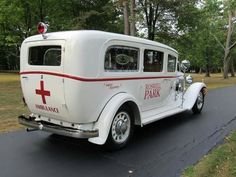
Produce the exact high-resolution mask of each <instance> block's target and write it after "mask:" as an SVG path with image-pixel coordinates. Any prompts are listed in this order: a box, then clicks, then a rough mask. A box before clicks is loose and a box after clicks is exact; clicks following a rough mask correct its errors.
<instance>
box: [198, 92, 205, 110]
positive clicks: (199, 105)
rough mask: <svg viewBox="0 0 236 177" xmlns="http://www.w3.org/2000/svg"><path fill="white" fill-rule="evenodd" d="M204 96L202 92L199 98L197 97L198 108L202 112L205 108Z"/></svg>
mask: <svg viewBox="0 0 236 177" xmlns="http://www.w3.org/2000/svg"><path fill="white" fill-rule="evenodd" d="M203 101H204V100H203V94H202V92H199V94H198V97H197V108H198V109H199V110H200V109H202V106H203Z"/></svg>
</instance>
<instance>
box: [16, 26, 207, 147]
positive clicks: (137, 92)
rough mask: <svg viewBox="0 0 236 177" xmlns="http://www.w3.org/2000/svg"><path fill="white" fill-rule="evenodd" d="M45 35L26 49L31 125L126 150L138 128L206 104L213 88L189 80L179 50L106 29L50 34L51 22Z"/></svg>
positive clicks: (24, 79)
mask: <svg viewBox="0 0 236 177" xmlns="http://www.w3.org/2000/svg"><path fill="white" fill-rule="evenodd" d="M39 32H41V33H42V34H39V35H35V36H32V37H29V38H27V39H26V40H25V41H24V42H23V43H22V46H21V56H20V59H21V61H20V62H21V63H20V65H21V68H20V77H21V87H22V91H23V95H24V101H25V103H26V104H27V106H28V108H29V110H30V111H31V112H32V114H31V115H29V116H25V115H22V116H19V122H20V123H21V124H23V125H26V126H28V127H30V128H31V129H29V130H44V131H48V132H52V133H54V134H60V135H64V136H70V137H76V138H87V139H88V141H89V142H92V143H95V144H99V145H106V146H107V147H110V148H112V149H119V148H121V147H124V146H125V145H126V144H127V143H128V141H129V140H130V137H131V135H132V133H133V130H134V126H135V125H138V126H144V125H146V124H149V123H151V122H154V121H157V120H160V119H162V118H165V117H168V116H171V115H174V114H177V113H180V112H183V111H186V110H192V111H193V112H194V113H200V112H201V110H202V108H203V105H204V96H205V94H206V85H205V84H204V83H200V82H198V83H193V84H187V82H188V83H190V82H191V77H185V74H183V73H181V72H179V71H177V65H178V52H177V51H176V50H174V49H173V48H171V47H168V46H166V45H164V44H161V43H158V42H153V41H149V40H145V39H141V38H137V37H131V36H126V35H120V34H114V33H108V32H101V31H66V32H55V33H45V32H46V25H44V24H43V23H41V24H40V25H39ZM188 64H189V63H188V62H187V61H184V62H182V63H181V64H180V68H182V70H186V69H187V68H188ZM186 80H187V82H186Z"/></svg>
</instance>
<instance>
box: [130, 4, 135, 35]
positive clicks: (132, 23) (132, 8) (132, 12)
mask: <svg viewBox="0 0 236 177" xmlns="http://www.w3.org/2000/svg"><path fill="white" fill-rule="evenodd" d="M135 8H136V6H135V0H131V4H130V17H131V19H130V35H131V36H135V33H136V28H135Z"/></svg>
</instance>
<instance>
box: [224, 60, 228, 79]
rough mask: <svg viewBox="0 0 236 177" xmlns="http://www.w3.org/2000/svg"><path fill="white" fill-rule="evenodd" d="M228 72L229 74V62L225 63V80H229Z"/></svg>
mask: <svg viewBox="0 0 236 177" xmlns="http://www.w3.org/2000/svg"><path fill="white" fill-rule="evenodd" d="M228 72H229V62H228V61H227V60H226V61H225V62H224V73H223V74H224V75H223V77H224V79H228V78H229V76H228Z"/></svg>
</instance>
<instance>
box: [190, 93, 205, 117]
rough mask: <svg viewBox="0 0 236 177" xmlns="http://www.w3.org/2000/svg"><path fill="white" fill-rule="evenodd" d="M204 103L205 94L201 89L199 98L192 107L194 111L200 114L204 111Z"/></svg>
mask: <svg viewBox="0 0 236 177" xmlns="http://www.w3.org/2000/svg"><path fill="white" fill-rule="evenodd" d="M203 105H204V94H203V91H202V90H201V91H200V92H199V94H198V96H197V100H196V102H195V104H194V106H193V108H192V111H193V113H194V114H199V113H201V111H202V108H203Z"/></svg>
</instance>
